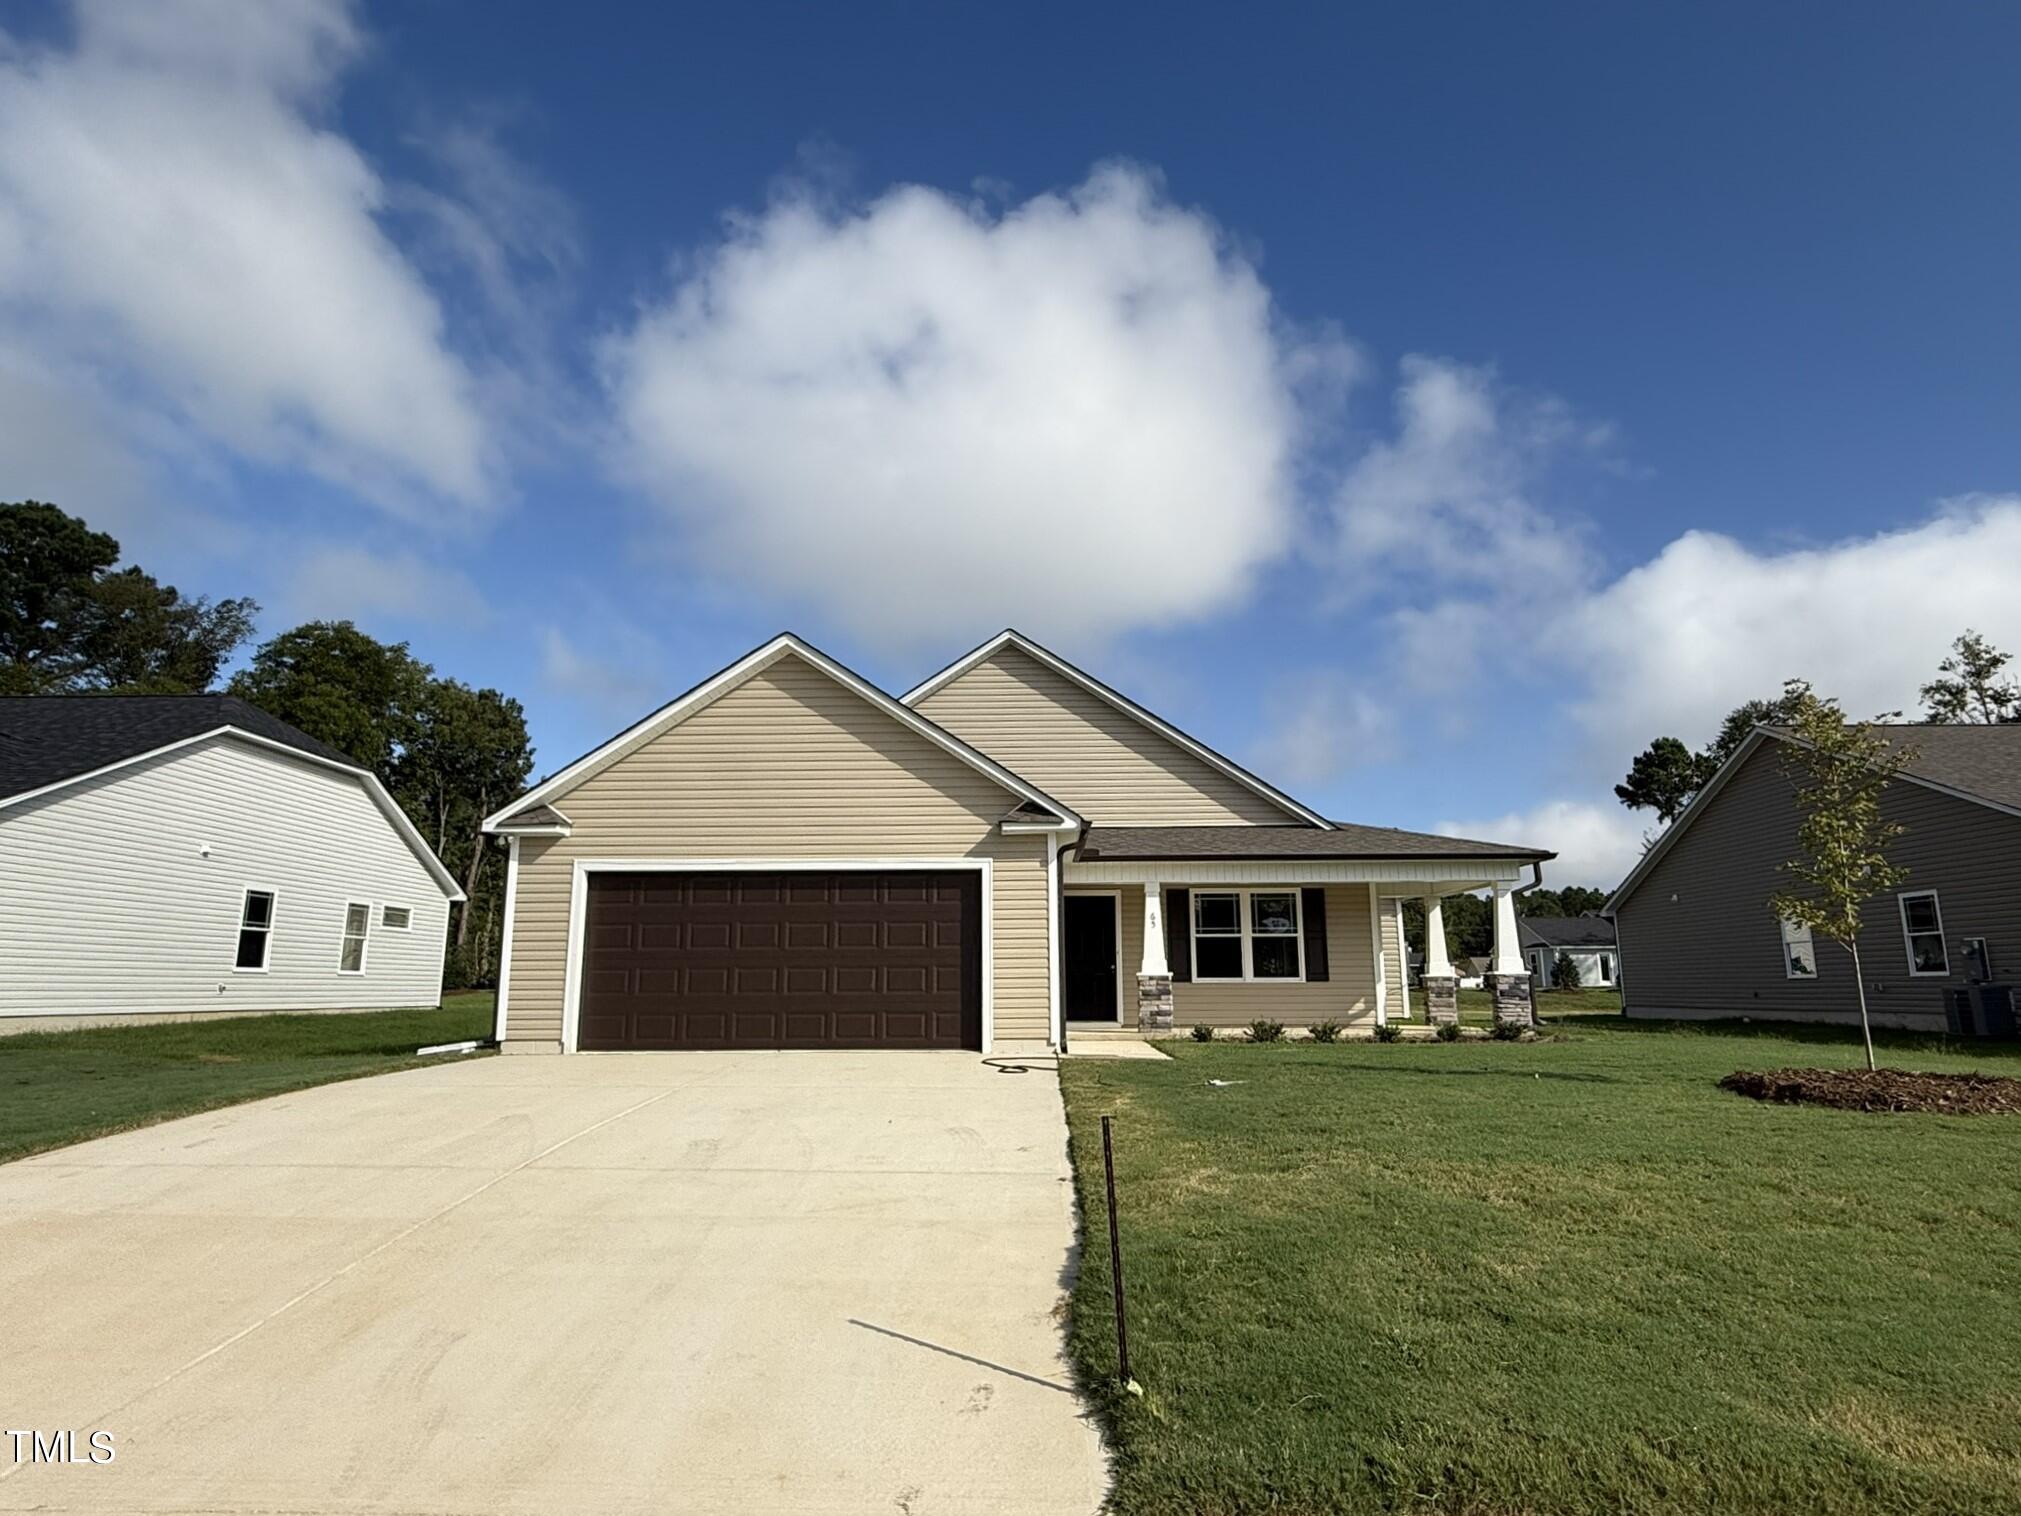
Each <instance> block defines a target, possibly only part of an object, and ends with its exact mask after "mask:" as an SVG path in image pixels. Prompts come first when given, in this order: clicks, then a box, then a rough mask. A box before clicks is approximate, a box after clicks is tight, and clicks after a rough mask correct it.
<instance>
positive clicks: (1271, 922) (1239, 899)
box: [1193, 890, 1305, 980]
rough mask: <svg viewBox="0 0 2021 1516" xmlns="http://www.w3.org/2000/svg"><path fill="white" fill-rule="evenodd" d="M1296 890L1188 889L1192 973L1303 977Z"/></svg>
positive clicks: (1196, 975)
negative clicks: (1191, 935)
mask: <svg viewBox="0 0 2021 1516" xmlns="http://www.w3.org/2000/svg"><path fill="white" fill-rule="evenodd" d="M1299 929H1300V922H1299V912H1298V891H1296V890H1227V891H1208V890H1195V891H1193V977H1194V978H1195V979H1196V980H1199V979H1208V980H1212V979H1226V980H1245V979H1291V980H1297V979H1301V978H1303V977H1304V962H1305V955H1304V953H1303V951H1302V944H1301V942H1300V940H1299Z"/></svg>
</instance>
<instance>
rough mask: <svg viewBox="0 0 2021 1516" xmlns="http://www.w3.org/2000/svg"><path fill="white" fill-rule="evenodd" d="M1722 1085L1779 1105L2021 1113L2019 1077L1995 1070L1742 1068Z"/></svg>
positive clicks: (1966, 1113) (1949, 1113) (1964, 1113)
mask: <svg viewBox="0 0 2021 1516" xmlns="http://www.w3.org/2000/svg"><path fill="white" fill-rule="evenodd" d="M1719 1087H1720V1088H1721V1089H1723V1090H1732V1091H1733V1092H1734V1094H1736V1095H1746V1096H1748V1097H1750V1098H1751V1099H1754V1100H1773V1101H1777V1102H1779V1103H1781V1104H1784V1105H1828V1106H1833V1107H1835V1108H1837V1109H1838V1110H1841V1111H1935V1112H1936V1113H1938V1114H1939V1115H1943V1116H2021V1079H2010V1078H2008V1077H2006V1076H2005V1075H2000V1074H1913V1073H1909V1072H1906V1071H1904V1070H1899V1069H1878V1070H1876V1071H1875V1072H1873V1073H1871V1074H1870V1073H1868V1072H1867V1071H1866V1070H1865V1069H1769V1070H1767V1071H1766V1072H1762V1073H1757V1072H1753V1071H1750V1070H1745V1069H1743V1070H1742V1071H1741V1072H1739V1073H1737V1074H1728V1075H1727V1076H1726V1077H1725V1078H1724V1079H1722V1080H1720V1081H1719Z"/></svg>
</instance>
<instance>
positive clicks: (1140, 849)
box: [1076, 821, 1557, 863]
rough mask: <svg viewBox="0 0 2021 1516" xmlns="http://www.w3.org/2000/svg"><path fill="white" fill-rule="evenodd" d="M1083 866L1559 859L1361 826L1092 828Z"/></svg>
mask: <svg viewBox="0 0 2021 1516" xmlns="http://www.w3.org/2000/svg"><path fill="white" fill-rule="evenodd" d="M1076 856H1077V857H1078V858H1080V859H1081V860H1082V861H1084V862H1088V863H1095V862H1106V863H1123V862H1130V861H1134V860H1139V859H1141V860H1145V861H1151V860H1158V861H1163V860H1166V859H1174V860H1178V859H1209V858H1521V859H1524V860H1529V859H1537V860H1540V861H1541V860H1543V859H1546V858H1554V857H1556V856H1557V855H1556V854H1555V853H1547V852H1545V851H1544V850H1543V849H1542V848H1528V847H1513V846H1510V845H1509V844H1507V843H1501V842H1471V841H1469V840H1467V839H1466V838H1464V837H1440V836H1435V835H1433V834H1432V833H1430V832H1403V831H1398V830H1396V829H1395V828H1394V827H1386V826H1356V825H1355V824H1354V823H1352V822H1348V821H1336V822H1333V823H1331V824H1330V825H1329V827H1328V828H1327V829H1326V830H1325V831H1321V830H1319V828H1317V827H1310V826H1091V827H1089V828H1088V833H1087V838H1086V840H1085V841H1084V842H1083V843H1082V844H1081V848H1080V851H1079V853H1078V854H1076Z"/></svg>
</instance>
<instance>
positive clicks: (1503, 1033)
mask: <svg viewBox="0 0 2021 1516" xmlns="http://www.w3.org/2000/svg"><path fill="white" fill-rule="evenodd" d="M1528 1030H1529V1028H1528V1027H1526V1026H1524V1025H1523V1023H1522V1022H1520V1021H1504V1020H1503V1019H1502V1018H1501V1017H1499V1016H1497V1017H1496V1018H1495V1025H1494V1030H1493V1031H1492V1033H1490V1035H1491V1036H1493V1038H1494V1039H1495V1041H1497V1042H1514V1041H1515V1040H1516V1039H1517V1038H1519V1037H1521V1036H1522V1035H1523V1033H1525V1032H1527V1031H1528Z"/></svg>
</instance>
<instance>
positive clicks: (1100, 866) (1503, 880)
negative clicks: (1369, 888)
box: [1066, 858, 1523, 895]
mask: <svg viewBox="0 0 2021 1516" xmlns="http://www.w3.org/2000/svg"><path fill="white" fill-rule="evenodd" d="M1522 877H1523V865H1522V864H1521V863H1520V862H1515V863H1511V862H1510V861H1509V860H1507V859H1497V860H1494V861H1489V860H1485V859H1479V860H1477V859H1466V858H1462V859H1458V860H1452V859H1436V860H1426V861H1424V862H1420V863H1410V862H1404V861H1401V860H1398V859H1394V858H1380V859H1370V860H1367V861H1365V862H1364V861H1357V860H1355V859H1313V860H1309V861H1305V862H1298V861H1294V860H1291V859H1285V858H1254V859H1226V860H1223V861H1220V862H1208V861H1200V862H1190V863H1177V862H1159V861H1158V860H1156V859H1151V860H1147V861H1142V862H1135V863H1079V862H1069V863H1068V864H1067V866H1066V879H1067V884H1068V886H1069V887H1071V886H1073V885H1077V884H1151V883H1156V884H1184V885H1196V884H1198V885H1209V884H1226V885H1232V886H1238V887H1243V886H1248V885H1273V884H1378V885H1413V886H1424V887H1432V886H1436V888H1434V889H1432V891H1431V892H1432V893H1434V894H1439V895H1457V894H1463V893H1465V892H1466V891H1469V890H1484V889H1488V888H1490V887H1492V886H1495V885H1501V886H1502V887H1503V888H1509V887H1512V886H1514V885H1515V884H1517V883H1519V882H1520V881H1521V880H1522Z"/></svg>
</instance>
